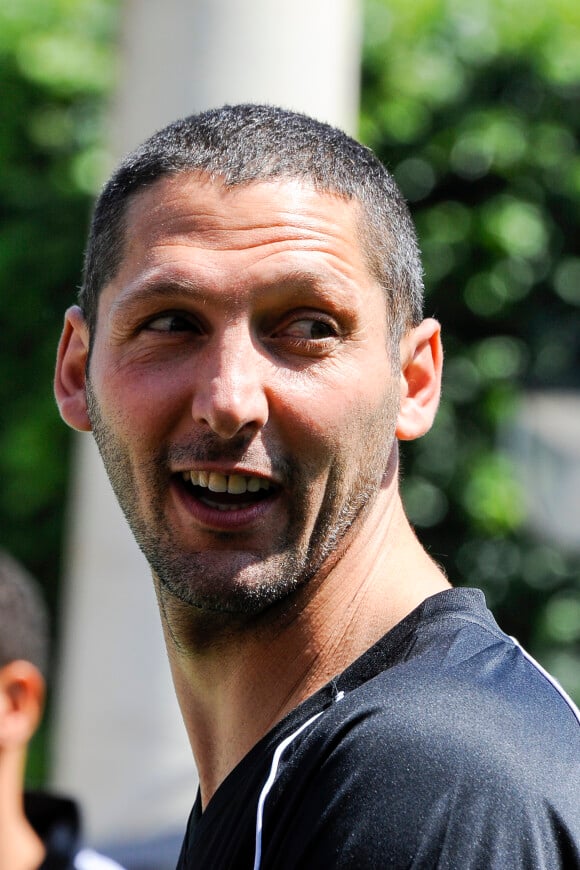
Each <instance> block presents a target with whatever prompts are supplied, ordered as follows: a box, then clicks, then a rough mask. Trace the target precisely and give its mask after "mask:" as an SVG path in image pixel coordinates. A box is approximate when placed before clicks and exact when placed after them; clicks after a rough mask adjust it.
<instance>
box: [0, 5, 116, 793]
mask: <svg viewBox="0 0 580 870" xmlns="http://www.w3.org/2000/svg"><path fill="white" fill-rule="evenodd" d="M116 7H117V3H116V2H115V0H3V2H2V4H0V94H1V99H2V112H1V113H0V155H1V159H0V225H1V228H2V229H1V232H0V288H1V291H0V292H1V298H2V306H1V308H0V335H1V336H2V339H1V341H0V405H1V408H2V413H1V415H0V479H1V480H2V486H1V487H0V544H1V545H2V546H3V547H5V548H6V549H7V550H9V551H10V552H12V553H13V554H14V556H16V557H17V558H19V559H20V560H21V561H22V562H23V563H24V564H25V565H26V566H27V567H28V568H29V570H30V571H31V572H32V573H33V574H34V575H35V576H36V577H37V578H38V579H39V580H40V582H41V583H42V585H43V587H44V590H45V595H46V598H47V601H48V603H49V605H50V607H51V610H52V612H53V614H54V613H55V610H56V607H55V603H56V596H57V591H58V577H59V572H60V553H61V546H62V539H63V522H64V510H65V488H66V479H67V472H68V467H69V462H68V444H69V433H68V432H67V430H66V427H64V426H63V425H62V423H61V421H60V419H59V418H58V414H57V412H56V408H55V405H54V401H53V398H52V373H53V370H54V351H55V346H56V342H57V340H58V335H59V332H60V327H61V323H62V315H63V312H64V309H65V307H66V306H67V305H69V304H70V303H71V302H73V301H74V298H75V295H76V286H77V284H78V280H79V271H80V262H81V257H82V248H83V244H84V236H85V229H86V226H87V221H88V213H89V209H90V206H91V202H92V199H93V194H94V191H95V189H96V187H97V185H98V183H99V180H100V178H101V177H102V172H103V170H102V164H103V161H104V159H105V158H104V153H103V150H102V146H101V144H100V135H101V131H102V130H103V118H102V107H103V95H104V94H105V93H106V92H107V91H108V88H109V86H110V84H111V80H112V74H113V71H114V64H113V40H112V34H113V27H114V23H115V18H116ZM56 624H57V621H56V619H55V620H53V627H56ZM45 727H46V720H45V724H44V728H45ZM43 738H44V731H43V730H41V731H39V732H38V734H37V735H36V737H35V739H34V741H33V745H32V747H31V753H30V758H29V768H28V776H29V780H30V782H31V783H32V784H35V785H37V784H38V783H40V782H41V781H42V780H43V776H44V752H43V745H44V739H43Z"/></svg>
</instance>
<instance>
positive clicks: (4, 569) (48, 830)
mask: <svg viewBox="0 0 580 870" xmlns="http://www.w3.org/2000/svg"><path fill="white" fill-rule="evenodd" d="M47 650H48V627H47V616H46V609H45V607H44V602H43V601H42V599H41V598H40V595H39V594H38V591H37V589H36V587H35V585H34V582H33V580H32V578H31V577H29V576H28V574H26V573H25V571H24V570H23V569H22V568H21V567H20V565H18V564H17V563H16V562H15V561H14V560H13V559H11V558H10V557H9V556H8V555H7V554H5V553H1V552H0V868H1V870H73V868H75V870H114V868H117V870H120V867H119V865H118V864H116V863H115V862H114V861H110V860H109V859H107V858H104V857H103V856H102V855H98V854H97V853H96V852H93V851H92V850H90V849H82V850H81V851H78V839H79V812H78V809H77V806H76V804H75V803H74V802H73V801H72V800H69V799H68V798H64V797H57V796H56V795H51V794H48V793H46V792H29V793H26V794H25V793H23V782H24V769H25V763H26V754H27V748H28V743H29V741H30V739H31V737H32V736H33V734H34V732H35V731H36V728H37V727H38V724H39V722H40V718H41V716H42V709H43V705H44V693H45V674H46V668H47V659H48V653H47Z"/></svg>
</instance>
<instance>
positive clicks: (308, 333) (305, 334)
mask: <svg viewBox="0 0 580 870" xmlns="http://www.w3.org/2000/svg"><path fill="white" fill-rule="evenodd" d="M277 335H279V336H283V337H284V338H298V339H302V340H305V341H321V340H324V339H325V338H336V336H337V330H336V329H335V328H334V327H333V326H332V324H331V323H328V322H327V321H326V320H320V319H318V318H316V317H301V318H300V319H299V320H293V321H292V322H291V323H288V324H287V325H286V326H284V327H283V328H282V329H280V330H279V331H278V332H277Z"/></svg>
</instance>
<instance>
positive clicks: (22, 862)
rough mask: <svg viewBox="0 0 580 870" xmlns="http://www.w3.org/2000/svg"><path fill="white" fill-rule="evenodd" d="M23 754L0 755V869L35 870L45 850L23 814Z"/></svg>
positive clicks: (18, 751) (15, 751) (19, 751)
mask: <svg viewBox="0 0 580 870" xmlns="http://www.w3.org/2000/svg"><path fill="white" fill-rule="evenodd" d="M24 763H25V753H24V752H23V751H22V750H20V749H18V750H7V749H2V750H1V751H0V868H10V870H37V868H38V867H40V865H41V863H42V861H43V860H44V857H45V854H46V853H45V848H44V846H43V844H42V841H41V840H40V838H39V836H38V834H37V833H36V831H35V830H34V829H33V828H32V826H31V824H30V822H29V821H28V819H27V818H26V815H25V813H24V803H23V794H22V789H23V778H24Z"/></svg>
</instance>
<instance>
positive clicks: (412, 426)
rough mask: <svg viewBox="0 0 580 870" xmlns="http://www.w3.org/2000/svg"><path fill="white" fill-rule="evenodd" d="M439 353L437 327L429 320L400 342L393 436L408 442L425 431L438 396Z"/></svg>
mask: <svg viewBox="0 0 580 870" xmlns="http://www.w3.org/2000/svg"><path fill="white" fill-rule="evenodd" d="M442 367H443V350H442V347H441V327H440V326H439V324H438V323H437V321H436V320H433V319H431V318H429V319H427V320H423V321H422V323H420V324H419V326H417V327H415V328H414V329H411V330H410V331H409V332H408V333H407V334H406V335H405V337H404V338H403V340H402V341H401V406H400V409H399V415H398V418H397V428H396V434H397V438H399V439H400V440H401V441H412V440H413V439H414V438H420V437H421V435H424V434H425V433H426V432H428V431H429V429H430V428H431V426H432V424H433V420H434V419H435V414H436V413H437V407H438V405H439V398H440V395H441V372H442Z"/></svg>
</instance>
